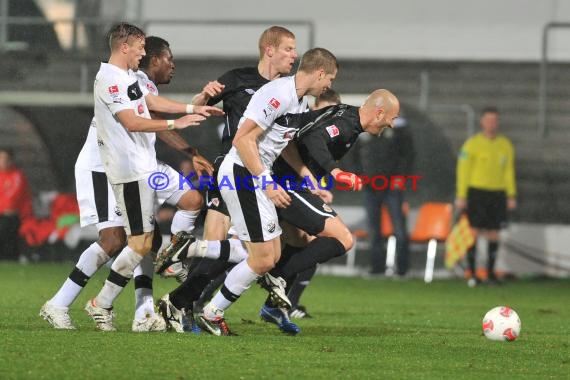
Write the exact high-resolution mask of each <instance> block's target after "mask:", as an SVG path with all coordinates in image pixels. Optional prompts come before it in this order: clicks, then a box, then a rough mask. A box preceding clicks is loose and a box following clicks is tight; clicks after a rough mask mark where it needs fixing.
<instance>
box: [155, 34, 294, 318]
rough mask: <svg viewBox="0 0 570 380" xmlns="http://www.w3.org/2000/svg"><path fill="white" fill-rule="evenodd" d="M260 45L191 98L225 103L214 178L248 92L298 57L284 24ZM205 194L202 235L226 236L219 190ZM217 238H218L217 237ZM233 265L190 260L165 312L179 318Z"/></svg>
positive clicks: (285, 71)
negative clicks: (254, 59) (253, 59)
mask: <svg viewBox="0 0 570 380" xmlns="http://www.w3.org/2000/svg"><path fill="white" fill-rule="evenodd" d="M258 45H259V62H258V64H257V66H251V67H243V68H237V69H234V70H230V71H228V72H227V73H225V74H223V75H222V76H221V77H220V78H218V80H215V81H211V82H209V83H207V84H206V85H205V86H204V88H203V90H202V91H201V92H200V93H199V94H197V95H196V96H195V97H194V99H193V100H192V104H194V105H205V104H208V105H212V104H217V103H219V102H220V101H223V109H224V112H225V114H226V120H225V127H224V131H223V136H222V151H221V152H220V155H219V157H218V158H217V159H216V162H215V167H216V171H215V173H214V178H216V177H217V168H218V167H219V165H220V163H221V162H222V160H223V157H224V155H225V154H226V153H227V152H228V151H229V150H230V148H231V146H232V139H233V137H234V136H235V133H236V131H237V128H238V123H239V120H240V119H241V117H242V115H243V112H244V111H245V109H246V108H247V105H248V103H249V100H250V99H251V96H252V95H253V94H254V93H255V91H257V90H258V89H259V88H260V87H261V86H263V85H264V84H266V83H268V82H270V81H271V80H273V79H276V78H279V77H281V76H285V75H288V74H289V73H290V72H291V70H292V69H293V64H294V63H295V60H296V59H297V50H296V44H295V35H294V34H293V33H292V32H291V31H289V30H288V29H286V28H284V27H281V26H272V27H270V28H268V29H266V30H265V31H264V32H263V33H262V34H261V36H260V38H259V44H258ZM214 188H217V186H214ZM206 198H207V199H206V200H207V206H208V211H207V214H206V221H205V224H204V239H208V240H209V239H214V240H221V239H225V238H226V236H227V234H228V230H229V229H230V218H229V214H228V211H227V209H226V206H225V204H224V202H223V200H222V197H221V195H220V193H219V191H218V190H217V189H214V190H209V191H208V194H207V197H206ZM216 236H218V237H221V238H220V239H217V238H216ZM231 266H233V264H230V263H228V262H224V261H218V260H211V259H201V258H197V257H196V258H194V259H193V260H192V262H191V265H190V268H189V269H188V270H189V275H188V279H187V280H186V281H185V282H184V283H183V284H182V285H181V286H179V287H178V288H177V289H175V290H174V291H172V292H170V293H169V294H168V295H165V296H164V297H162V299H161V302H163V303H165V304H166V306H168V309H167V310H169V311H170V312H171V313H172V314H173V315H175V316H178V317H179V318H183V314H184V312H183V310H188V311H190V310H191V309H192V301H195V300H197V299H198V297H199V296H200V294H201V293H202V291H203V289H204V287H205V286H206V285H208V284H209V283H210V281H211V280H213V279H215V278H216V277H217V276H218V275H220V274H223V273H224V272H225V271H226V270H227V269H229V268H230V267H231ZM222 281H223V280H222ZM163 309H164V306H163Z"/></svg>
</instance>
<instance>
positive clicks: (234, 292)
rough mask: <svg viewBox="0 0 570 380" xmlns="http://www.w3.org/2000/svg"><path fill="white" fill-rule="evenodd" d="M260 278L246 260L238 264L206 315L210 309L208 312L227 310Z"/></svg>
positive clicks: (209, 306)
mask: <svg viewBox="0 0 570 380" xmlns="http://www.w3.org/2000/svg"><path fill="white" fill-rule="evenodd" d="M258 278H259V275H258V274H257V273H255V272H254V271H253V270H252V269H251V268H250V267H249V265H248V263H247V261H246V260H244V261H242V262H241V263H239V264H237V265H236V266H235V267H234V268H233V269H232V270H231V271H230V273H228V276H227V277H226V281H224V285H223V286H222V289H221V290H220V291H219V292H218V293H216V295H215V296H214V298H212V301H210V303H209V304H208V307H205V308H204V313H206V309H208V311H213V310H215V309H221V310H226V309H227V308H229V307H230V306H231V305H232V304H233V303H234V302H235V301H236V300H237V299H238V298H239V296H241V295H242V293H243V292H245V291H246V290H247V289H249V287H250V286H251V284H253V283H254V282H255V281H256V280H257V279H258ZM224 293H225V295H224ZM206 317H210V318H211V317H212V316H211V315H206Z"/></svg>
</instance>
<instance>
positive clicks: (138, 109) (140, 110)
mask: <svg viewBox="0 0 570 380" xmlns="http://www.w3.org/2000/svg"><path fill="white" fill-rule="evenodd" d="M137 111H138V113H139V115H142V114H143V113H144V106H143V105H142V104H139V106H138V107H137Z"/></svg>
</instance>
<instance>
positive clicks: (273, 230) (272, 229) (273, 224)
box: [266, 222, 275, 233]
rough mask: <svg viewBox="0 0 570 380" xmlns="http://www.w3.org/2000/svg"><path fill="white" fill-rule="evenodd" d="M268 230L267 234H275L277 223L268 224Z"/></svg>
mask: <svg viewBox="0 0 570 380" xmlns="http://www.w3.org/2000/svg"><path fill="white" fill-rule="evenodd" d="M266 228H267V232H269V233H273V232H275V222H269V223H267V226H266Z"/></svg>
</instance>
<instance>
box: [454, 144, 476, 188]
mask: <svg viewBox="0 0 570 380" xmlns="http://www.w3.org/2000/svg"><path fill="white" fill-rule="evenodd" d="M470 141H471V139H469V140H467V141H466V142H465V143H464V144H463V146H462V147H461V150H460V151H459V156H458V157H457V169H456V177H457V178H456V197H457V198H467V188H468V187H469V178H470V177H471V163H472V162H471V161H472V157H471V154H470V152H469V150H470V145H471V144H470Z"/></svg>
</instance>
